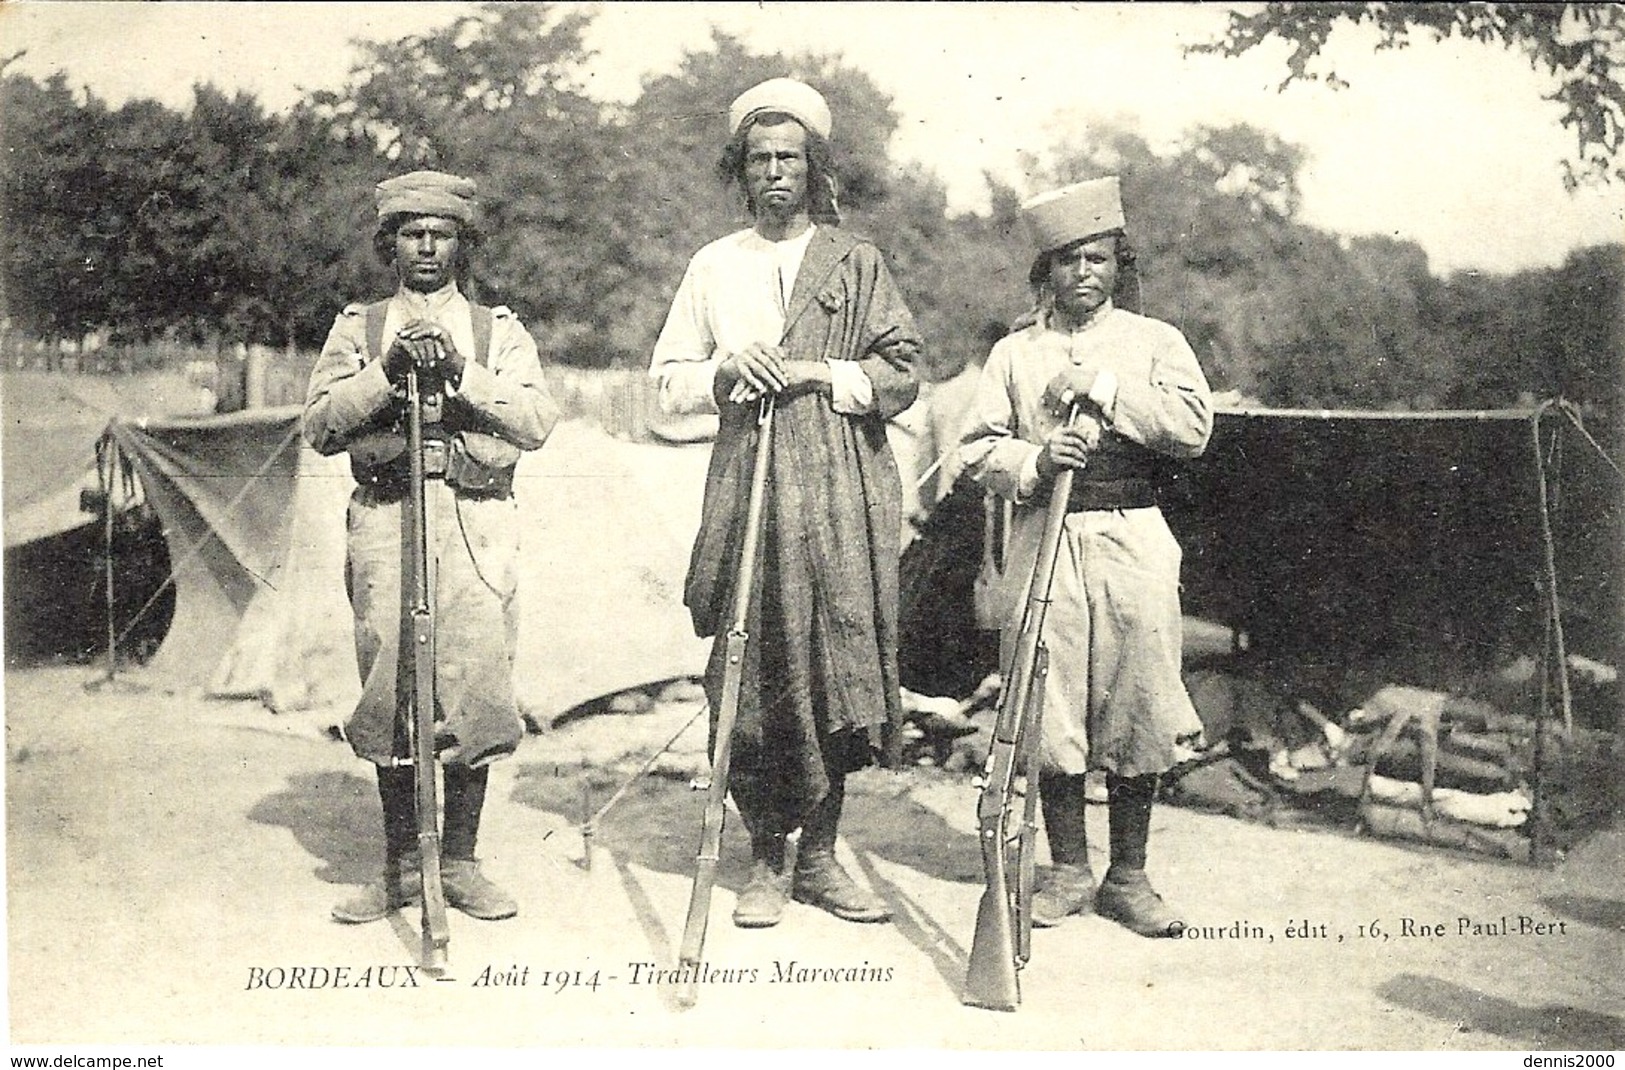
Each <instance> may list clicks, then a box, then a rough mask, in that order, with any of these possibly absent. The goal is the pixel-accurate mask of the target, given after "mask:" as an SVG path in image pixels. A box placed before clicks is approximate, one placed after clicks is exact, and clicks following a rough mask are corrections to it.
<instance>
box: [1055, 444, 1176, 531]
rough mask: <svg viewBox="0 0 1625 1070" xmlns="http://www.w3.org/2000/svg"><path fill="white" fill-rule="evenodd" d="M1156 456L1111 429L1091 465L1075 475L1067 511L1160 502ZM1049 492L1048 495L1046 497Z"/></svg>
mask: <svg viewBox="0 0 1625 1070" xmlns="http://www.w3.org/2000/svg"><path fill="white" fill-rule="evenodd" d="M1156 476H1157V457H1156V455H1155V454H1154V453H1152V452H1151V451H1150V450H1148V449H1146V448H1145V447H1144V446H1141V445H1140V444H1139V443H1136V442H1131V441H1129V440H1128V439H1126V438H1124V437H1122V436H1121V435H1117V434H1113V433H1110V432H1108V433H1107V434H1106V435H1105V436H1104V437H1103V438H1102V439H1101V442H1100V446H1099V448H1098V449H1097V450H1096V451H1095V452H1094V453H1093V454H1091V455H1090V457H1089V464H1088V465H1087V466H1086V467H1084V468H1081V469H1078V471H1077V473H1076V474H1075V475H1073V477H1072V497H1071V499H1070V501H1069V502H1068V504H1067V510H1066V511H1067V512H1069V513H1081V512H1084V511H1085V510H1089V509H1143V508H1145V507H1146V506H1150V505H1156V504H1157V479H1156ZM1047 497H1048V495H1046V498H1047Z"/></svg>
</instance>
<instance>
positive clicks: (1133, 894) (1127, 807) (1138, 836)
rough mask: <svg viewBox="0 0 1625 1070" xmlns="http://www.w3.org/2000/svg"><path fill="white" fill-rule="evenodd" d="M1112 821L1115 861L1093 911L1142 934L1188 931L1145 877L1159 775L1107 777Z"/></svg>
mask: <svg viewBox="0 0 1625 1070" xmlns="http://www.w3.org/2000/svg"><path fill="white" fill-rule="evenodd" d="M1106 792H1107V802H1108V806H1109V813H1110V822H1111V842H1112V863H1111V867H1110V868H1109V869H1107V871H1106V879H1105V880H1103V881H1101V884H1100V890H1099V891H1098V892H1096V893H1095V912H1096V913H1097V914H1100V915H1101V916H1102V917H1107V918H1111V919H1112V920H1113V921H1117V922H1120V923H1122V924H1123V925H1124V926H1125V927H1127V928H1128V929H1130V930H1132V931H1133V932H1136V933H1139V934H1140V935H1141V936H1149V937H1173V936H1178V935H1180V934H1181V933H1183V932H1184V931H1185V923H1184V921H1182V920H1181V919H1180V917H1179V915H1178V914H1177V913H1176V912H1175V911H1174V910H1173V909H1172V908H1170V907H1169V906H1168V904H1167V903H1165V902H1163V899H1162V896H1160V895H1158V894H1157V893H1156V891H1155V889H1153V888H1152V887H1151V881H1150V879H1149V878H1148V877H1147V876H1146V875H1145V858H1146V844H1147V841H1148V840H1149V839H1150V835H1151V804H1152V801H1153V800H1154V799H1155V798H1156V794H1157V778H1156V776H1154V775H1151V776H1139V777H1118V776H1108V777H1107V778H1106Z"/></svg>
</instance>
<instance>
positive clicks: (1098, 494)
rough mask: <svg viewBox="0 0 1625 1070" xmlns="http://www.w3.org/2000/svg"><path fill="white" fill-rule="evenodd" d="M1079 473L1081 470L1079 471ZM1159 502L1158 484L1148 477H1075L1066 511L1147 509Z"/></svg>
mask: <svg viewBox="0 0 1625 1070" xmlns="http://www.w3.org/2000/svg"><path fill="white" fill-rule="evenodd" d="M1079 474H1080V475H1081V474H1082V473H1079ZM1156 504H1157V485H1156V484H1155V483H1153V482H1152V481H1151V480H1149V479H1143V478H1140V477H1138V476H1131V477H1129V478H1126V479H1079V478H1077V477H1074V478H1073V483H1072V496H1071V497H1070V498H1069V499H1068V500H1067V505H1066V511H1067V512H1069V513H1083V512H1088V511H1090V510H1093V509H1144V508H1146V507H1147V506H1152V505H1156Z"/></svg>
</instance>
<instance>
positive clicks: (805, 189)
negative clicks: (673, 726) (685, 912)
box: [651, 78, 920, 927]
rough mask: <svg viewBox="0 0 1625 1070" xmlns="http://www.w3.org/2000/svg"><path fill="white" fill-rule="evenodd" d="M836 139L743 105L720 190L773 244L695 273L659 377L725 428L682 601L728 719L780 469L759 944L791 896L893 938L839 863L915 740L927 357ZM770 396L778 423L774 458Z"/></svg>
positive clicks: (761, 769) (760, 631)
mask: <svg viewBox="0 0 1625 1070" xmlns="http://www.w3.org/2000/svg"><path fill="white" fill-rule="evenodd" d="M830 131H831V116H830V111H829V107H828V105H827V104H826V103H825V102H824V98H823V97H822V95H820V94H819V93H818V92H817V90H815V89H813V88H812V87H811V86H809V85H806V84H805V83H803V82H798V81H795V80H792V79H788V78H775V79H772V80H770V81H767V82H763V83H762V84H760V85H758V86H755V87H754V88H752V89H750V90H748V91H747V92H745V93H744V94H742V95H741V96H740V97H739V98H738V99H737V100H735V101H734V103H733V106H732V107H731V108H730V109H729V112H728V134H729V140H728V143H727V146H726V148H725V149H724V150H723V154H722V159H721V161H720V163H719V165H718V169H719V172H720V174H721V175H722V177H723V178H724V180H725V181H727V182H735V183H738V185H739V186H740V188H741V189H742V190H743V192H744V196H745V204H746V207H747V208H748V209H749V211H750V213H751V216H752V220H753V225H752V226H751V227H749V228H747V229H744V230H741V231H738V232H736V233H734V234H730V235H728V236H727V237H724V238H720V239H718V240H716V241H714V242H712V243H711V244H709V245H707V246H705V247H704V248H703V249H701V250H700V251H699V252H698V253H696V254H695V256H694V258H693V260H692V261H690V263H689V265H688V270H687V271H686V272H685V274H684V275H683V279H682V282H681V284H680V285H679V286H678V288H677V294H676V296H675V298H674V299H673V301H672V306H671V311H670V313H669V314H668V316H667V318H666V323H665V326H664V328H663V329H662V331H661V333H660V338H659V340H658V341H657V342H656V344H655V349H654V355H653V359H652V362H651V373H652V374H653V375H654V377H655V378H656V379H657V380H658V381H659V383H660V398H661V404H662V407H663V408H665V409H666V411H668V412H716V413H720V416H721V421H720V422H721V428H720V431H719V433H718V436H717V441H716V445H715V446H714V447H713V452H712V456H711V465H710V470H709V472H708V474H707V478H706V488H705V501H704V506H703V510H702V517H701V521H700V532H699V535H698V538H697V539H696V541H695V544H694V552H693V557H692V560H691V563H690V567H689V573H688V579H687V582H686V585H685V592H684V593H685V601H686V603H687V605H688V607H689V609H690V611H691V612H692V614H693V619H694V625H695V630H696V631H697V633H698V634H699V635H701V636H714V637H715V644H714V646H713V649H712V657H711V661H710V664H709V666H708V668H707V671H706V676H705V685H706V692H707V694H708V696H709V697H710V699H711V708H712V711H713V715H714V713H715V711H716V709H717V707H718V705H719V703H720V697H721V694H720V693H721V686H722V678H723V675H724V657H725V648H726V642H725V640H726V635H725V632H726V630H727V628H728V626H729V624H730V622H729V621H728V620H726V619H724V618H725V617H726V615H727V614H728V612H729V607H730V605H731V603H732V598H733V585H734V581H735V579H736V577H737V575H738V567H739V538H740V532H741V530H742V527H743V524H744V519H745V503H746V498H747V489H748V487H749V485H750V482H751V481H750V466H751V461H752V458H753V456H754V454H755V451H756V450H757V449H758V448H760V449H764V450H768V451H770V456H771V466H772V468H771V471H772V475H771V481H770V482H771V488H770V491H769V494H768V501H767V506H766V517H765V521H764V528H763V535H762V551H761V567H760V571H759V573H758V584H759V590H758V592H757V594H756V595H755V597H754V598H753V599H752V604H751V616H750V621H749V634H750V636H751V642H750V646H749V649H748V655H747V658H746V664H745V666H744V678H743V686H742V688H741V695H740V702H739V713H738V721H737V724H736V727H735V730H734V734H733V750H732V771H731V774H730V777H729V787H730V790H731V792H732V795H733V798H734V801H735V803H736V804H737V806H738V808H739V812H740V815H741V817H742V818H743V819H744V823H745V826H746V828H747V829H748V830H749V832H750V839H751V853H752V859H753V864H752V870H751V877H750V880H749V883H748V884H747V885H746V887H745V890H744V892H743V893H742V894H741V895H740V898H739V902H738V906H737V908H736V909H735V911H734V922H735V924H737V925H740V926H743V927H763V926H769V925H774V924H777V923H778V921H779V920H780V918H781V916H782V914H783V911H784V909H785V907H786V903H787V899H788V898H789V897H791V896H793V897H794V898H795V899H796V900H798V901H800V902H805V903H809V904H812V905H814V906H817V907H819V908H821V909H824V910H827V911H829V912H831V913H833V914H835V915H836V916H837V917H840V918H844V919H846V920H849V921H859V922H874V921H883V920H886V919H887V918H889V917H890V911H889V909H888V908H887V907H886V905H885V903H884V902H882V901H881V900H880V899H878V898H877V897H876V896H875V895H874V894H873V893H871V892H869V891H868V890H867V889H865V888H863V887H861V886H860V885H858V883H857V882H856V881H854V880H853V879H852V877H851V876H850V875H849V874H848V873H847V872H846V871H845V870H844V869H843V868H842V867H841V865H840V864H839V863H838V862H837V861H836V859H835V843H836V832H837V824H838V822H839V820H840V816H841V810H842V806H843V803H844V799H845V790H846V788H845V785H846V778H847V775H848V774H849V773H850V772H852V771H853V770H855V769H857V768H859V767H861V766H863V765H866V764H868V763H870V762H871V761H872V760H873V758H874V757H875V755H876V752H877V751H878V750H880V749H881V748H882V746H883V745H884V744H885V743H886V741H887V738H888V733H889V730H890V729H891V728H892V727H894V726H895V725H896V724H898V723H899V722H900V719H901V713H902V709H901V702H900V699H899V693H898V680H897V584H898V580H897V555H898V545H899V541H900V538H901V535H900V525H901V494H902V492H901V487H900V483H899V480H898V474H897V464H896V462H895V461H894V460H893V458H892V454H891V451H890V448H889V447H888V446H887V443H886V431H885V425H886V420H887V419H888V418H889V417H891V416H893V415H895V414H896V413H898V412H900V411H902V410H903V409H905V408H907V407H908V406H909V405H910V404H911V403H912V402H913V400H914V397H915V393H916V391H917V389H918V384H917V382H916V380H915V377H914V372H913V367H914V361H915V356H916V354H917V353H918V351H919V348H920V336H919V333H918V332H917V331H916V330H915V328H914V321H913V319H912V317H911V316H910V315H909V311H908V309H907V307H906V306H905V305H904V304H903V300H902V296H901V295H900V294H899V293H898V290H897V287H896V285H895V284H894V283H893V282H892V279H891V275H890V273H889V272H888V271H887V269H886V264H885V261H884V259H883V257H882V256H881V254H880V252H879V250H877V249H876V248H875V247H874V246H873V245H871V244H870V243H869V242H867V241H863V240H861V239H859V238H856V237H854V236H852V235H851V234H849V233H847V232H846V231H844V230H842V229H841V228H840V227H839V226H838V223H839V218H840V217H839V209H838V202H837V196H836V195H837V187H836V184H835V176H834V173H833V170H832V168H831V166H830V149H829V140H828V139H829V136H830ZM768 394H771V395H773V396H774V398H775V399H776V400H775V405H776V415H775V422H776V424H775V427H774V433H773V435H772V437H771V440H769V441H766V442H763V443H761V444H760V445H759V446H758V444H757V442H756V427H757V424H756V414H757V409H758V400H759V399H760V398H762V397H763V396H764V395H768ZM713 730H714V723H713ZM797 829H800V830H801V837H800V849H799V850H798V851H797V852H796V861H795V865H794V867H793V873H786V872H785V867H786V854H785V842H786V837H787V835H788V834H789V833H792V832H794V831H795V830H797Z"/></svg>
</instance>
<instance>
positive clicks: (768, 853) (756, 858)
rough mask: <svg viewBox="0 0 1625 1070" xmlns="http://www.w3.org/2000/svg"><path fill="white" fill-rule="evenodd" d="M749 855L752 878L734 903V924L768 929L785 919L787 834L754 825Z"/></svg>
mask: <svg viewBox="0 0 1625 1070" xmlns="http://www.w3.org/2000/svg"><path fill="white" fill-rule="evenodd" d="M746 824H747V826H749V824H750V823H749V822H746ZM750 855H751V863H750V879H749V880H747V881H746V882H745V888H744V890H743V891H741V892H740V893H739V901H738V902H737V903H735V904H734V924H735V925H737V926H738V927H739V928H741V929H768V928H771V927H773V926H775V925H777V924H778V923H779V922H780V921H781V920H782V919H783V918H784V905H785V903H787V902H789V894H788V891H787V889H786V885H787V884H788V883H789V881H788V880H787V879H786V877H785V873H784V837H783V836H782V835H778V834H776V833H771V832H765V831H761V830H759V829H756V828H752V829H751V835H750Z"/></svg>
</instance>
